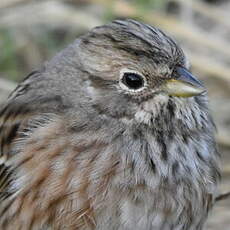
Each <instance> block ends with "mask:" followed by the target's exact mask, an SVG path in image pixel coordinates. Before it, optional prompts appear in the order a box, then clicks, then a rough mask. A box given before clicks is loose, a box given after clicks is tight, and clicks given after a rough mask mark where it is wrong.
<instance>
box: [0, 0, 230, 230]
mask: <svg viewBox="0 0 230 230" xmlns="http://www.w3.org/2000/svg"><path fill="white" fill-rule="evenodd" d="M115 18H134V19H138V20H141V21H144V22H146V23H148V24H151V25H154V26H157V27H159V28H161V29H163V30H164V31H166V32H167V33H168V34H170V35H171V36H172V37H174V38H175V39H176V40H177V41H178V43H180V44H181V46H182V47H183V49H184V50H185V53H186V54H187V56H188V57H189V59H190V61H191V64H192V70H193V72H194V73H195V74H196V75H197V76H199V78H200V79H201V80H203V81H204V82H205V84H206V86H207V88H208V91H209V96H210V107H211V110H212V113H213V116H214V118H215V121H216V124H217V129H218V132H217V140H218V143H219V146H220V151H221V153H222V156H223V160H222V161H223V165H222V171H223V180H222V183H221V192H228V191H230V1H228V0H116V1H112V0H65V1H64V0H0V103H1V102H3V101H4V100H5V99H6V97H7V95H8V94H9V92H10V91H11V90H12V89H14V87H15V85H16V83H17V82H20V81H21V80H22V79H23V78H24V77H25V76H26V75H27V74H28V73H30V72H31V71H32V70H34V69H37V68H39V66H40V65H41V63H42V62H44V61H45V60H48V59H50V58H51V57H52V56H53V55H54V54H55V53H57V52H58V51H60V50H61V49H62V48H64V47H65V46H66V45H67V44H69V43H71V42H72V41H73V40H74V39H76V38H77V37H78V36H79V35H81V34H83V33H85V32H86V31H88V30H89V29H91V28H92V27H94V26H98V25H101V24H104V23H106V22H108V21H111V20H113V19H115ZM218 228H219V229H221V230H229V229H230V198H229V199H226V200H223V201H220V202H218V203H217V204H216V206H215V208H214V210H213V212H212V214H211V215H210V216H209V220H208V223H207V226H206V230H214V229H218Z"/></svg>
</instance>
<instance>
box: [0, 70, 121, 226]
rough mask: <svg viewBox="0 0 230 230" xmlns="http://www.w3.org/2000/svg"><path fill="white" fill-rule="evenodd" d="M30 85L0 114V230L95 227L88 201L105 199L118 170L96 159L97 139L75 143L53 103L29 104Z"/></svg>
mask: <svg viewBox="0 0 230 230" xmlns="http://www.w3.org/2000/svg"><path fill="white" fill-rule="evenodd" d="M34 74H37V73H34ZM34 74H32V75H31V77H33V76H34ZM28 81H29V78H27V80H25V81H24V82H23V83H22V84H20V85H19V86H18V87H17V89H16V90H15V91H14V92H13V93H12V94H11V95H10V97H9V99H8V101H7V103H6V105H5V106H4V107H3V108H2V110H1V111H0V229H8V228H6V226H8V225H7V224H9V226H14V225H15V226H16V225H17V226H21V228H22V229H25V228H27V227H28V226H35V225H36V224H37V225H38V226H52V227H53V228H54V229H61V228H62V227H63V226H67V224H71V226H67V227H69V229H72V226H74V227H75V228H76V227H79V228H78V229H81V227H82V228H84V226H93V225H95V221H94V210H93V207H92V202H94V203H95V202H96V201H92V202H91V200H92V199H95V197H96V198H97V200H98V201H100V200H102V199H103V198H102V197H103V194H105V193H106V190H107V188H108V178H109V176H111V174H112V173H113V171H114V170H115V166H116V165H117V162H115V160H114V159H112V158H113V156H114V155H112V154H111V155H109V154H105V155H106V156H108V159H101V160H100V159H99V157H102V155H101V154H100V153H101V152H102V151H107V150H106V147H107V146H106V144H105V143H100V141H96V140H95V141H94V140H93V135H94V136H95V139H96V138H97V136H98V135H96V134H91V139H90V141H88V137H89V136H90V134H84V133H83V134H82V137H81V136H80V135H79V133H77V138H76V142H75V143H73V142H72V141H71V139H72V136H71V135H76V132H75V130H74V131H73V130H72V131H71V130H67V125H66V124H67V123H68V120H67V119H66V118H64V115H62V114H59V112H58V111H59V110H58V111H57V112H56V113H55V109H54V107H55V108H57V106H56V105H57V103H56V102H49V103H56V104H47V102H46V101H45V100H44V98H43V99H42V100H43V102H42V103H41V102H40V103H39V104H38V105H36V103H37V102H36V101H34V102H33V101H29V102H28V95H30V94H28V93H27V91H28V90H29V88H30V86H28V84H29V83H28ZM27 83H28V84H27ZM24 95H26V96H25V97H24ZM54 99H55V100H56V99H57V98H55V97H54ZM38 100H40V98H38ZM51 101H52V100H51ZM60 103H61V102H60ZM44 104H45V107H44ZM54 105H55V106H54ZM50 107H53V110H49V108H50ZM71 132H72V133H71ZM73 132H74V133H73ZM80 132H81V131H80ZM87 141H88V142H87ZM102 160H103V161H105V163H104V164H103V167H101V166H100V164H99V162H101V161H102ZM99 166H100V167H99ZM90 173H91V174H92V176H91V175H90ZM90 178H91V179H90ZM87 191H91V192H92V191H93V194H94V195H93V196H92V195H88V194H87ZM101 196H102V197H101ZM98 197H101V198H98ZM20 220H23V225H22V222H20ZM57 220H58V221H57ZM51 223H53V225H51ZM19 224H21V225H19ZM31 228H32V227H31Z"/></svg>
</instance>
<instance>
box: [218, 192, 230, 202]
mask: <svg viewBox="0 0 230 230" xmlns="http://www.w3.org/2000/svg"><path fill="white" fill-rule="evenodd" d="M229 197H230V192H227V193H224V194H221V195H219V196H218V197H216V199H215V202H218V201H221V200H225V199H228V198H229Z"/></svg>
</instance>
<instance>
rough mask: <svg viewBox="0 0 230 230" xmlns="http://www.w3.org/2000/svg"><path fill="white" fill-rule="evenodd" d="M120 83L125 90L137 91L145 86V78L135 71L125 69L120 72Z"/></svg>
mask: <svg viewBox="0 0 230 230" xmlns="http://www.w3.org/2000/svg"><path fill="white" fill-rule="evenodd" d="M120 85H121V87H122V88H125V89H126V90H131V91H139V90H142V89H143V88H144V87H145V85H146V79H145V77H144V76H143V75H142V74H140V73H138V72H136V71H132V70H125V71H122V72H121V78H120Z"/></svg>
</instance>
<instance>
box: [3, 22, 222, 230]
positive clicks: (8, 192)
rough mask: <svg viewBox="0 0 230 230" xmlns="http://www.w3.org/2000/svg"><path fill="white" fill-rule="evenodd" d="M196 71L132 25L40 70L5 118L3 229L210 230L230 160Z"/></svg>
mask: <svg viewBox="0 0 230 230" xmlns="http://www.w3.org/2000/svg"><path fill="white" fill-rule="evenodd" d="M188 63H189V62H188V59H187V58H186V56H185V54H184V52H183V51H182V49H181V48H180V47H179V46H178V45H177V44H176V42H175V41H174V40H173V39H172V38H170V37H169V36H168V35H166V34H165V33H164V32H162V31H161V30H160V29H157V28H155V27H152V26H150V25H147V24H144V23H141V22H138V21H135V20H131V19H127V20H115V21H113V22H111V23H108V24H106V25H103V26H99V27H96V28H94V29H92V30H91V31H89V32H88V33H86V34H85V35H82V36H81V37H80V38H78V39H77V40H75V41H74V42H73V43H72V44H70V45H69V46H68V47H67V48H65V49H64V50H63V51H61V52H60V53H59V54H57V55H56V56H55V57H53V58H52V59H51V60H50V61H48V62H46V63H44V64H43V65H42V67H40V68H39V69H38V70H36V71H33V72H32V73H31V74H29V75H28V76H27V77H26V78H25V79H24V81H22V82H21V83H20V84H19V85H18V86H17V88H16V89H15V90H14V91H13V92H12V93H11V94H10V96H9V98H8V99H7V101H6V102H5V104H4V105H3V106H2V108H1V110H0V229H1V230H17V229H18V230H19V229H22V230H30V229H31V230H61V229H62V230H63V229H67V230H133V229H136V230H182V229H183V230H201V229H203V227H204V223H205V220H206V219H207V216H208V213H209V212H210V210H211V208H212V206H213V203H214V199H215V197H216V194H217V192H218V182H219V179H220V166H219V165H220V154H219V153H218V150H217V146H216V141H215V138H214V134H215V125H214V122H213V120H212V117H211V115H210V112H209V109H208V99H207V90H206V89H205V87H204V85H203V83H201V82H200V81H199V80H198V79H197V78H196V77H195V76H193V75H192V74H191V72H190V70H189V64H188Z"/></svg>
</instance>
